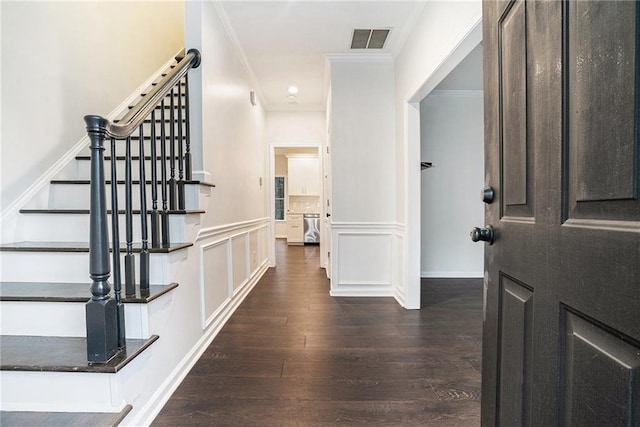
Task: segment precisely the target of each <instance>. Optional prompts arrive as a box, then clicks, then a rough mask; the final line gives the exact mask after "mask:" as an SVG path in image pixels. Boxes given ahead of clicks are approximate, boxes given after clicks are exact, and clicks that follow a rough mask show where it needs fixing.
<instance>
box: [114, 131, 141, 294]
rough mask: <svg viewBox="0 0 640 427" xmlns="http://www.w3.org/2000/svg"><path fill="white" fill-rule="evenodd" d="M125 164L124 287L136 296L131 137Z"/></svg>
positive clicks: (128, 139)
mask: <svg viewBox="0 0 640 427" xmlns="http://www.w3.org/2000/svg"><path fill="white" fill-rule="evenodd" d="M140 144H144V141H142V140H141V141H140ZM124 163H125V165H124V166H125V168H124V170H125V172H124V174H125V177H124V179H125V182H124V196H125V212H124V215H125V223H126V228H127V229H126V231H127V249H126V254H125V256H124V286H125V292H126V294H127V296H134V295H135V294H136V272H135V259H134V256H133V196H132V193H133V182H132V180H131V137H128V138H127V144H126V152H125V160H124ZM111 185H117V183H116V182H114V183H112V184H111Z"/></svg>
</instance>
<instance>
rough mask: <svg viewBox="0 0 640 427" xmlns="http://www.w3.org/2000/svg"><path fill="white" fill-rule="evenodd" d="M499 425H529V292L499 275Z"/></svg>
mask: <svg viewBox="0 0 640 427" xmlns="http://www.w3.org/2000/svg"><path fill="white" fill-rule="evenodd" d="M499 310H500V325H499V328H500V349H499V352H500V367H499V371H498V377H499V378H500V388H499V390H498V394H499V406H500V407H501V408H503V410H502V411H501V413H500V424H501V425H505V426H514V427H515V426H524V425H529V420H530V413H529V411H530V409H531V402H530V394H531V393H530V387H531V378H530V375H531V366H530V363H531V346H532V338H533V337H532V326H533V291H532V289H531V288H530V287H528V286H526V285H524V284H522V283H518V282H517V281H515V280H513V279H511V278H509V277H508V276H505V275H503V276H502V277H501V296H500V309H499Z"/></svg>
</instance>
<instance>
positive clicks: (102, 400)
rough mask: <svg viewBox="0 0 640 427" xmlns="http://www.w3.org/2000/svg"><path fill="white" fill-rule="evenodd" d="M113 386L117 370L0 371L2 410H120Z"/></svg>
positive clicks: (122, 404) (121, 400)
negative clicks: (111, 372)
mask: <svg viewBox="0 0 640 427" xmlns="http://www.w3.org/2000/svg"><path fill="white" fill-rule="evenodd" d="M125 369H126V367H125ZM115 387H117V378H116V374H98V373H83V372H24V371H15V372H14V371H2V372H0V391H1V393H2V410H5V411H30V410H31V411H33V410H38V411H58V412H119V411H120V410H121V409H122V408H124V406H125V404H126V403H125V402H124V399H123V398H122V396H119V395H118V394H119V393H116V395H114V393H113V392H114V389H115V390H117V388H115Z"/></svg>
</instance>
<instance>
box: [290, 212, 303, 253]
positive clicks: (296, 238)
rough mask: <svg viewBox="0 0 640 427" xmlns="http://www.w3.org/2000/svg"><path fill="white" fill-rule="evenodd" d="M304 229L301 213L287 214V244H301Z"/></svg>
mask: <svg viewBox="0 0 640 427" xmlns="http://www.w3.org/2000/svg"><path fill="white" fill-rule="evenodd" d="M303 243H304V230H303V222H302V214H288V215H287V244H289V245H291V244H294V245H295V244H303Z"/></svg>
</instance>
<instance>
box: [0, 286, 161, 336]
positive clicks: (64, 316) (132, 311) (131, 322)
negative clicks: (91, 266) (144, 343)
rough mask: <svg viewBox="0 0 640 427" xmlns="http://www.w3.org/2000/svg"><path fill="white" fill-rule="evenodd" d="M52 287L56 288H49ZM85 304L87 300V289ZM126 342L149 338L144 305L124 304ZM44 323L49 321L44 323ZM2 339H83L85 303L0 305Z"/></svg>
mask: <svg viewBox="0 0 640 427" xmlns="http://www.w3.org/2000/svg"><path fill="white" fill-rule="evenodd" d="M51 286H55V284H53V283H52V284H51ZM87 295H88V296H87V300H89V297H90V295H91V294H90V291H89V285H87ZM124 312H125V328H126V336H127V338H141V339H146V338H149V336H150V334H149V319H148V312H147V304H138V303H132V304H125V305H124ZM43 319H49V320H47V321H43ZM0 320H1V322H0V332H1V333H2V335H28V336H51V337H86V335H87V334H86V326H85V325H86V320H85V303H80V302H77V303H69V302H41V301H39V302H15V301H2V302H0Z"/></svg>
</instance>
